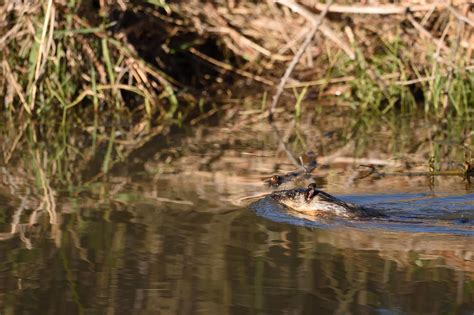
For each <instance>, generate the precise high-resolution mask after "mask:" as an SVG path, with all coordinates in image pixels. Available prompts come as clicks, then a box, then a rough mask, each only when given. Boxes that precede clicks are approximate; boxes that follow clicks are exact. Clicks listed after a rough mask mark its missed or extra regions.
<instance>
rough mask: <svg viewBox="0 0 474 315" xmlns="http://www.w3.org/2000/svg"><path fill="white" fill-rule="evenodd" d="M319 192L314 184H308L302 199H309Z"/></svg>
mask: <svg viewBox="0 0 474 315" xmlns="http://www.w3.org/2000/svg"><path fill="white" fill-rule="evenodd" d="M318 193H319V190H317V189H316V184H309V186H308V189H306V191H305V192H304V199H305V200H306V201H310V200H311V199H313V197H314V196H316V195H317V194H318Z"/></svg>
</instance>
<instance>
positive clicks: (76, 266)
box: [0, 126, 474, 314]
mask: <svg viewBox="0 0 474 315" xmlns="http://www.w3.org/2000/svg"><path fill="white" fill-rule="evenodd" d="M258 128H259V126H254V127H253V130H254V131H255V130H257V131H259V132H258V133H253V134H250V133H249V130H245V129H244V128H241V130H242V131H241V132H240V133H239V132H237V131H236V130H232V129H225V128H222V129H219V130H218V131H219V132H218V133H216V130H215V129H214V130H212V129H210V130H206V129H203V130H200V131H198V132H196V133H194V134H193V135H192V136H190V137H180V138H179V142H178V143H176V142H174V143H171V145H170V146H169V147H167V148H163V146H162V147H160V149H159V150H156V151H153V150H151V151H150V149H148V150H149V151H148V152H147V153H146V154H143V155H142V156H140V155H138V154H137V155H136V156H135V157H134V159H133V160H130V161H127V162H126V163H122V164H121V165H120V167H118V168H117V169H115V170H114V171H113V173H112V174H111V175H110V176H109V177H107V178H103V179H102V180H101V182H99V183H96V184H87V183H85V184H83V185H82V186H77V187H66V188H64V187H63V188H61V187H58V186H56V187H53V186H54V185H53V184H51V182H52V181H54V178H52V177H49V176H48V175H46V172H42V170H44V168H41V167H38V168H37V170H36V171H35V172H29V171H28V170H29V169H28V165H29V163H30V162H31V161H32V157H33V161H35V160H34V159H35V157H36V159H38V161H37V162H38V165H46V163H43V164H41V161H42V160H41V156H40V155H37V154H36V153H35V151H34V150H33V151H32V152H33V153H31V154H30V153H25V156H24V157H23V158H21V159H18V160H16V162H15V163H13V164H9V165H5V166H4V167H2V168H1V172H0V176H1V183H0V205H1V207H2V210H3V211H1V215H0V253H1V259H0V312H1V313H2V314H4V313H5V314H12V313H34V314H37V313H45V314H74V313H85V314H103V313H118V314H131V313H162V314H193V313H199V314H228V313H235V314H241V313H243V314H246V313H248V314H256V313H257V314H258V313H262V314H264V313H265V314H288V313H289V314H314V313H328V314H348V313H357V314H359V313H361V314H398V313H416V314H443V313H451V314H472V313H473V311H474V236H473V233H474V228H473V223H472V218H473V214H472V213H473V211H474V204H473V193H474V190H473V188H472V186H470V185H468V184H467V183H466V182H464V181H463V180H462V179H461V178H459V177H454V176H452V177H439V178H435V180H434V183H433V182H432V180H430V179H429V178H427V177H426V176H413V177H405V176H392V177H391V176H380V177H367V178H364V179H363V180H359V179H358V178H361V176H360V175H361V174H362V173H363V172H364V171H365V170H364V169H363V168H362V169H361V168H360V167H358V165H357V163H358V162H357V161H356V160H354V159H353V158H354V156H356V157H358V158H364V159H365V161H366V162H367V160H372V161H374V160H376V159H378V160H379V162H380V163H382V164H383V166H384V171H386V172H396V171H398V170H399V169H400V168H404V169H406V168H407V167H410V168H412V169H414V170H418V169H417V168H416V167H418V166H416V165H418V164H417V163H418V162H419V161H420V160H423V158H420V156H419V155H417V156H409V160H404V161H400V160H394V159H390V158H389V157H391V156H393V153H392V152H390V151H391V149H392V148H387V145H386V143H387V142H386V140H384V139H385V138H384V137H382V136H381V135H383V134H384V132H385V133H387V134H388V136H390V135H391V134H390V133H388V132H387V131H384V132H382V131H380V130H379V132H378V133H377V137H375V136H374V137H373V143H371V144H368V148H369V149H367V150H366V151H358V150H359V149H357V148H359V147H360V146H359V145H356V144H355V143H354V142H351V140H348V139H345V138H344V139H342V138H341V139H339V140H338V141H340V142H338V141H336V140H335V138H330V139H329V138H328V139H327V146H325V147H324V148H322V147H319V148H318V150H317V151H318V153H319V154H320V160H319V161H320V163H322V164H327V165H322V166H321V167H320V168H319V169H317V172H316V180H317V182H318V183H319V184H320V185H322V186H323V187H324V188H325V189H327V190H328V191H330V192H331V193H334V194H336V195H338V196H341V198H344V199H347V200H349V201H351V202H356V203H359V204H364V205H370V206H374V207H378V208H380V209H383V210H384V211H386V212H387V213H388V214H390V216H392V217H395V218H398V221H397V222H385V223H384V222H375V221H368V222H359V223H356V222H348V221H344V220H339V221H338V220H336V221H332V222H319V223H317V224H315V223H314V222H313V223H312V224H307V223H308V221H307V220H306V221H305V219H304V218H297V217H289V216H288V215H287V214H285V213H278V211H274V209H272V208H270V209H263V210H262V208H261V207H260V208H255V207H252V206H250V207H249V205H250V204H251V203H252V202H253V201H255V200H257V199H255V198H254V199H248V197H249V196H253V195H255V196H256V195H262V194H263V193H266V192H268V191H270V189H269V188H268V187H264V186H263V185H262V182H261V178H262V177H263V176H268V175H269V174H273V173H274V172H281V171H287V170H290V169H292V167H291V165H289V164H288V162H287V160H286V157H285V156H284V154H279V155H276V154H275V149H276V147H277V143H276V142H275V141H274V140H272V139H271V136H270V135H269V133H268V130H266V129H264V128H263V129H258ZM328 128H329V127H328ZM330 128H334V127H330ZM337 128H339V127H337ZM337 128H336V131H334V132H335V133H337V132H338V131H337V130H339V129H337ZM341 128H343V127H341ZM318 132H319V133H320V134H321V135H323V137H324V134H325V133H327V132H328V130H325V129H324V126H323V127H322V130H319V131H318ZM256 134H257V135H258V136H255V135H256ZM310 134H311V133H309V132H308V133H307V134H305V133H302V134H300V135H299V136H298V137H299V139H300V140H298V141H301V142H304V143H305V145H306V146H305V149H306V148H311V149H314V148H315V147H317V146H313V145H314V143H313V144H311V141H314V140H311V139H312V138H311V137H310V136H309V135H310ZM231 135H232V136H231ZM333 135H334V133H333ZM334 137H336V138H338V136H334ZM378 137H380V140H378ZM401 139H403V137H401ZM157 141H162V140H157ZM403 141H405V140H403ZM403 141H401V142H403ZM396 143H398V142H396ZM404 145H406V146H409V145H408V144H403V145H402V143H398V144H397V146H398V147H397V148H399V147H400V146H404ZM298 146H299V144H295V147H294V148H297V147H298ZM151 147H153V146H151ZM418 147H419V146H418ZM452 151H453V150H451V151H450V152H452ZM363 152H367V153H363ZM336 153H337V154H336ZM450 154H451V153H450ZM351 159H352V160H351ZM344 161H346V162H344ZM347 161H349V162H347ZM354 161H356V164H354V163H352V162H354ZM407 165H409V166H407ZM420 167H421V166H420ZM424 167H426V166H424ZM303 184H304V183H301V185H303ZM262 200H264V199H262ZM403 220H408V221H406V222H404V221H403ZM415 221H417V222H418V221H419V222H420V223H415ZM430 228H431V230H429V229H430Z"/></svg>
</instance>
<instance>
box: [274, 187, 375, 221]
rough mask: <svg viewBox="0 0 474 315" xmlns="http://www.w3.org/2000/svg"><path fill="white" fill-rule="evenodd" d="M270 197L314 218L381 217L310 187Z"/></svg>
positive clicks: (369, 210) (279, 192)
mask: <svg viewBox="0 0 474 315" xmlns="http://www.w3.org/2000/svg"><path fill="white" fill-rule="evenodd" d="M271 197H272V198H273V199H274V200H276V201H278V202H279V203H281V204H283V205H285V206H286V207H288V208H290V209H292V210H295V211H298V212H301V213H304V214H306V215H310V216H314V217H317V216H327V215H334V216H340V217H345V218H350V219H357V218H370V217H380V216H383V215H382V214H380V213H379V212H377V211H375V210H372V209H367V208H365V207H361V206H358V205H355V204H352V203H349V202H344V201H342V200H340V199H338V198H336V197H334V196H332V195H330V194H328V193H326V192H324V191H322V190H319V189H315V188H311V187H308V189H302V188H297V189H290V190H280V191H275V192H273V193H272V194H271Z"/></svg>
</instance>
